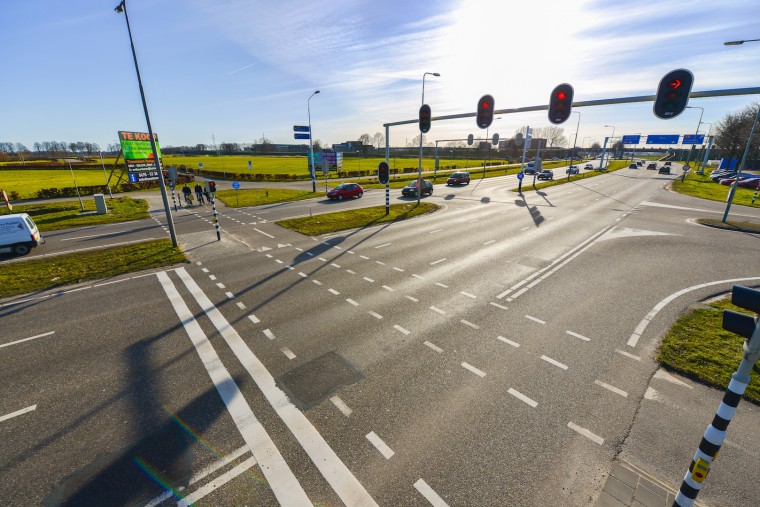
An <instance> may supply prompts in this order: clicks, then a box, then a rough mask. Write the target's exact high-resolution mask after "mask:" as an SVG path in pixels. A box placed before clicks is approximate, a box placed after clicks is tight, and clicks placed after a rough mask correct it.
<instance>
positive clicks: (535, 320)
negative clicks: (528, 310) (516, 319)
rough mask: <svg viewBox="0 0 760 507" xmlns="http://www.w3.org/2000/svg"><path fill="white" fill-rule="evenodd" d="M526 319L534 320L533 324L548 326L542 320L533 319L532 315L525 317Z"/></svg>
mask: <svg viewBox="0 0 760 507" xmlns="http://www.w3.org/2000/svg"><path fill="white" fill-rule="evenodd" d="M525 318H526V319H529V320H532V321H533V322H538V323H539V324H546V322H545V321H543V320H541V319H537V318H536V317H531V316H530V315H526V316H525Z"/></svg>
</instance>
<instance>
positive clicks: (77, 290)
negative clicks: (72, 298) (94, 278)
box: [62, 286, 92, 294]
mask: <svg viewBox="0 0 760 507" xmlns="http://www.w3.org/2000/svg"><path fill="white" fill-rule="evenodd" d="M87 289H92V287H91V286H90V287H78V288H76V289H70V290H65V291H63V292H62V294H69V293H71V292H79V291H80V290H87Z"/></svg>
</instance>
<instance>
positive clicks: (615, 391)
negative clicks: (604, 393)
mask: <svg viewBox="0 0 760 507" xmlns="http://www.w3.org/2000/svg"><path fill="white" fill-rule="evenodd" d="M594 384H596V385H598V386H601V387H603V388H605V389H607V390H608V391H612V392H613V393H615V394H619V395H620V396H622V397H623V398H627V397H628V393H627V392H625V391H623V390H622V389H618V388H617V387H613V386H611V385H609V384H605V383H604V382H602V381H601V380H594Z"/></svg>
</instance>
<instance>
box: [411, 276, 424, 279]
mask: <svg viewBox="0 0 760 507" xmlns="http://www.w3.org/2000/svg"><path fill="white" fill-rule="evenodd" d="M412 276H413V277H414V278H419V279H420V280H424V278H422V277H421V276H420V275H412Z"/></svg>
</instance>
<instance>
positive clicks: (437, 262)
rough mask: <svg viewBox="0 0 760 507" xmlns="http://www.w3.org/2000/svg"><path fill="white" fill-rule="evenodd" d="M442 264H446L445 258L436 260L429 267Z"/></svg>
mask: <svg viewBox="0 0 760 507" xmlns="http://www.w3.org/2000/svg"><path fill="white" fill-rule="evenodd" d="M442 262H446V257H444V258H443V259H438V260H437V261H433V262H431V263H430V265H431V266H435V265H436V264H440V263H442Z"/></svg>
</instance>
